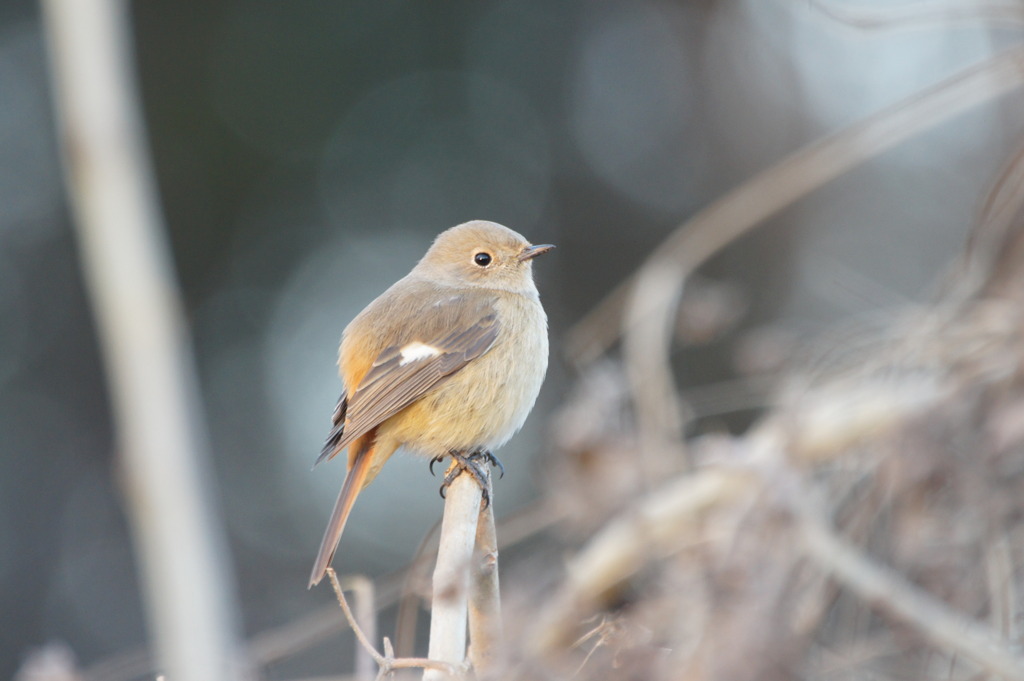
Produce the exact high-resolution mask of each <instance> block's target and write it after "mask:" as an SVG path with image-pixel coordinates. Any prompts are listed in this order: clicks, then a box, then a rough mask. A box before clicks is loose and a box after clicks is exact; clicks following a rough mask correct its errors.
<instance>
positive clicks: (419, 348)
mask: <svg viewBox="0 0 1024 681" xmlns="http://www.w3.org/2000/svg"><path fill="white" fill-rule="evenodd" d="M399 353H400V354H401V355H402V359H401V361H400V362H399V363H398V365H399V366H405V365H406V364H408V363H409V362H418V361H419V360H421V359H427V358H428V357H436V356H438V355H440V354H441V351H440V350H438V349H437V348H435V347H434V346H432V345H427V344H426V343H420V342H418V341H417V342H415V343H409V344H408V345H406V346H405V347H404V348H402V349H401V350H400V351H399Z"/></svg>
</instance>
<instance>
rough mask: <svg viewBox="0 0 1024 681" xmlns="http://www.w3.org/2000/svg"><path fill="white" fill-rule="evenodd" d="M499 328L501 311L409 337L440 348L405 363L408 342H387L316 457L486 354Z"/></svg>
mask: <svg viewBox="0 0 1024 681" xmlns="http://www.w3.org/2000/svg"><path fill="white" fill-rule="evenodd" d="M499 330H500V323H499V322H498V319H497V316H496V315H495V314H494V313H493V312H490V313H488V314H485V315H484V316H482V317H480V318H479V319H477V320H476V321H475V322H473V323H471V324H470V325H468V326H465V327H463V328H456V329H454V330H451V331H449V332H448V333H447V335H444V336H441V337H439V338H422V339H418V340H416V341H409V342H420V343H423V344H424V345H428V346H430V347H432V348H437V349H438V350H439V351H440V352H439V354H436V355H432V356H429V357H424V358H422V359H415V360H412V361H406V362H405V363H404V364H403V363H402V359H403V358H402V348H404V347H406V346H407V345H408V344H409V343H403V344H402V345H392V346H390V347H387V348H385V349H384V350H383V351H382V352H381V353H380V354H379V355H378V356H377V359H376V360H374V362H373V365H372V366H371V367H370V370H369V371H368V372H367V373H366V376H364V377H363V379H362V381H360V383H359V386H358V387H357V388H356V389H355V391H354V392H352V393H349V395H348V398H347V400H346V399H345V398H343V399H342V402H339V404H338V408H337V409H336V410H335V412H334V416H335V422H334V423H335V426H334V429H333V430H332V431H331V435H330V437H328V440H327V443H326V444H325V445H324V450H323V452H321V454H320V458H319V459H317V463H319V462H320V461H322V460H323V459H325V458H329V457H330V456H333V455H334V453H336V452H338V451H341V450H342V449H344V448H345V447H347V446H348V445H349V443H351V442H352V441H353V440H355V439H356V438H358V437H359V436H361V435H363V434H365V433H366V432H368V431H369V430H370V429H372V428H373V427H375V426H377V425H379V424H380V423H382V422H383V421H385V420H386V419H388V418H390V417H391V416H394V415H395V414H397V413H398V412H399V411H401V410H402V409H405V408H406V407H408V406H409V405H410V404H412V403H413V402H415V401H416V400H417V399H419V398H420V397H422V396H423V395H424V394H426V393H427V392H428V391H430V390H431V389H432V388H435V387H436V386H438V385H439V384H440V383H442V382H443V381H445V380H446V379H447V378H449V377H451V376H452V375H453V374H455V373H456V372H457V371H459V369H462V368H463V367H464V366H466V365H467V364H468V363H469V362H471V361H473V360H474V359H476V358H477V357H480V356H481V355H483V354H484V353H485V352H487V351H488V350H489V349H490V348H491V346H492V345H493V344H494V341H495V340H496V339H497V337H498V332H499ZM339 418H340V421H339Z"/></svg>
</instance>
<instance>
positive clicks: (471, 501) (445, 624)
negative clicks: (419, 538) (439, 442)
mask: <svg viewBox="0 0 1024 681" xmlns="http://www.w3.org/2000/svg"><path fill="white" fill-rule="evenodd" d="M456 465H457V463H456V462H454V461H453V462H452V466H456ZM449 470H451V469H449ZM482 500H483V490H482V489H481V487H480V485H479V483H477V481H476V480H474V479H473V477H472V476H470V475H465V474H464V475H459V476H458V477H456V478H455V480H453V481H452V483H451V485H449V487H448V492H447V495H446V499H445V504H444V517H443V518H442V520H441V540H440V545H439V547H438V551H437V565H436V566H435V567H434V578H433V585H434V586H433V596H432V598H431V610H430V646H429V653H428V657H429V658H430V659H431V660H440V661H442V662H447V663H449V664H451V665H452V666H454V667H459V666H461V665H463V664H464V663H465V661H466V626H467V618H468V614H467V613H468V607H469V570H470V565H471V562H472V560H473V545H474V544H475V542H476V528H477V522H478V519H479V516H480V504H481V501H482ZM423 678H424V680H425V681H440V680H441V679H442V678H444V677H443V676H442V675H441V674H439V673H438V672H437V671H436V670H427V671H426V672H425V673H424V674H423Z"/></svg>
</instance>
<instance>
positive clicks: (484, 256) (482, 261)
mask: <svg viewBox="0 0 1024 681" xmlns="http://www.w3.org/2000/svg"><path fill="white" fill-rule="evenodd" d="M473 262H475V263H476V264H477V265H480V267H487V266H488V265H490V264H491V254H490V253H485V252H483V251H481V252H479V253H477V254H476V255H474V256H473Z"/></svg>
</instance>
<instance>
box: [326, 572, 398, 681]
mask: <svg viewBox="0 0 1024 681" xmlns="http://www.w3.org/2000/svg"><path fill="white" fill-rule="evenodd" d="M327 577H328V579H330V580H331V586H332V587H333V588H334V595H335V596H337V598H338V605H340V606H341V611H342V612H343V613H345V619H346V620H348V625H349V626H350V627H352V632H353V633H354V634H355V635H356V640H358V641H359V644H360V645H361V646H362V647H363V650H365V651H366V652H367V653H369V655H370V657H372V658H373V661H374V662H376V663H377V666H378V667H383V666H384V665H385V664H386V663H387V658H385V657H384V656H383V655H381V654H380V653H379V652H377V649H376V648H374V647H373V644H372V643H370V639H369V638H367V637H366V634H364V633H363V628H362V627H360V626H359V622H357V621H356V618H355V616H354V615H353V614H352V610H351V608H349V607H348V600H347V599H346V598H345V592H344V591H343V590H342V588H341V583H340V582H339V581H338V575H337V574H336V573H335V572H334V568H332V567H328V568H327Z"/></svg>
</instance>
